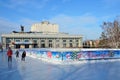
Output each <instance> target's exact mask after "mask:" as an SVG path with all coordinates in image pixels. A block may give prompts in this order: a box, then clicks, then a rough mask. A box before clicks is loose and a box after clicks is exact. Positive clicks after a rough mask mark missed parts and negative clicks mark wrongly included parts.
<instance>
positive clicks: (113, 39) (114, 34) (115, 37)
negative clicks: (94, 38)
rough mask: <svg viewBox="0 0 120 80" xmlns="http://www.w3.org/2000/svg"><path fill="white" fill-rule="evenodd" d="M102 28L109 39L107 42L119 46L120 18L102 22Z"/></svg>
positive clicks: (114, 46) (110, 45)
mask: <svg viewBox="0 0 120 80" xmlns="http://www.w3.org/2000/svg"><path fill="white" fill-rule="evenodd" d="M102 29H103V33H104V36H105V38H104V39H106V40H107V41H106V42H105V44H107V45H108V46H109V47H111V48H119V47H120V22H119V20H118V19H116V20H114V22H104V23H103V24H102ZM103 33H102V34H103ZM101 37H102V40H103V36H101Z"/></svg>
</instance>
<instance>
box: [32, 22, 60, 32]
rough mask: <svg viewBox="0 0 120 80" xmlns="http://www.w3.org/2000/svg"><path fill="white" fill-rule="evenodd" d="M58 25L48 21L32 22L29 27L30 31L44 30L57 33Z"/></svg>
mask: <svg viewBox="0 0 120 80" xmlns="http://www.w3.org/2000/svg"><path fill="white" fill-rule="evenodd" d="M58 28H59V26H58V25H57V24H51V23H50V22H48V21H43V22H41V23H36V24H33V25H32V27H31V31H32V32H46V33H58V32H59V29H58Z"/></svg>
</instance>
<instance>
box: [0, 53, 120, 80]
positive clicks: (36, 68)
mask: <svg viewBox="0 0 120 80" xmlns="http://www.w3.org/2000/svg"><path fill="white" fill-rule="evenodd" d="M53 62H54V61H50V60H43V59H38V58H36V57H35V56H33V57H31V56H28V55H27V57H26V61H25V62H23V61H21V59H20V58H19V59H16V57H15V55H13V61H12V64H9V65H8V62H7V56H6V52H0V80H120V61H119V60H118V59H117V60H101V61H99V60H96V61H84V62H76V63H73V64H69V65H67V64H65V65H61V64H53ZM56 63H57V62H56ZM68 63H70V62H68Z"/></svg>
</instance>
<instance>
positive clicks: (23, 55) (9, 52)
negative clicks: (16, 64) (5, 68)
mask: <svg viewBox="0 0 120 80" xmlns="http://www.w3.org/2000/svg"><path fill="white" fill-rule="evenodd" d="M15 54H16V58H19V51H18V50H17V51H16V52H15ZM12 55H13V51H12V50H11V48H10V47H9V48H8V51H7V56H8V62H10V61H11V62H12ZM25 57H26V51H23V53H22V56H21V60H22V61H25Z"/></svg>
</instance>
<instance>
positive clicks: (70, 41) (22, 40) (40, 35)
mask: <svg viewBox="0 0 120 80" xmlns="http://www.w3.org/2000/svg"><path fill="white" fill-rule="evenodd" d="M33 25H35V24H33ZM40 25H46V26H40V27H39V26H37V27H36V26H32V27H31V31H30V32H24V27H23V26H22V27H21V32H17V31H13V32H12V33H9V34H2V38H1V39H2V40H1V41H2V44H3V47H4V48H7V47H9V46H10V47H12V48H81V47H82V36H81V35H70V34H67V33H60V32H59V30H58V26H57V25H56V26H50V29H49V27H48V26H49V25H52V24H50V23H49V22H46V21H45V22H41V23H40ZM47 25H48V26H47ZM45 28H47V29H45ZM52 29H53V30H52Z"/></svg>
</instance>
